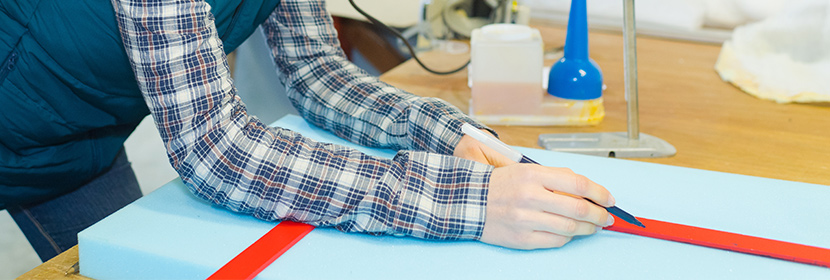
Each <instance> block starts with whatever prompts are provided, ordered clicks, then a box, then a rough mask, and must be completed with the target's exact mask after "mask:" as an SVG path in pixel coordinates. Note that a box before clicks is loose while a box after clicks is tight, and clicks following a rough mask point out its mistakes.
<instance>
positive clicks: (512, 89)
mask: <svg viewBox="0 0 830 280" xmlns="http://www.w3.org/2000/svg"><path fill="white" fill-rule="evenodd" d="M470 44H471V47H472V50H471V54H470V57H471V62H470V66H469V73H468V74H469V75H468V84H469V86H470V87H471V88H472V94H471V99H470V116H472V117H474V118H476V119H477V120H479V121H481V122H483V123H485V124H492V125H511V124H513V125H591V124H597V123H599V122H600V121H601V120H602V118H603V117H604V116H605V111H604V109H603V107H602V99H601V98H600V99H599V100H588V101H582V100H569V99H562V98H557V97H554V96H551V95H549V94H547V93H546V92H545V89H544V88H543V77H544V75H545V74H544V73H543V63H544V59H543V57H542V50H543V43H542V36H541V35H540V34H539V30H536V29H534V28H530V27H528V26H524V25H517V24H491V25H487V26H484V27H482V28H479V29H476V30H473V33H472V37H471V41H470Z"/></svg>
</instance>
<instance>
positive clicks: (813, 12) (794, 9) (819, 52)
mask: <svg viewBox="0 0 830 280" xmlns="http://www.w3.org/2000/svg"><path fill="white" fill-rule="evenodd" d="M715 69H716V70H717V71H718V73H719V74H720V76H721V78H722V79H723V80H724V81H728V82H731V83H733V84H734V85H736V86H738V87H739V88H741V89H742V90H744V91H746V92H747V93H749V94H752V95H754V96H757V97H759V98H762V99H769V100H774V101H776V102H779V103H789V102H830V79H829V78H828V77H830V0H808V1H800V2H797V3H794V4H793V5H792V6H791V7H790V9H787V10H785V11H783V12H781V13H780V14H778V15H776V16H773V17H770V18H767V19H765V20H763V21H760V22H757V23H752V24H748V25H745V26H741V27H738V28H736V29H735V31H734V32H733V34H732V40H729V41H727V42H725V43H724V45H723V48H722V50H721V53H720V57H719V58H718V61H717V63H716V64H715Z"/></svg>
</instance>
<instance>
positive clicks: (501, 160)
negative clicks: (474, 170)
mask: <svg viewBox="0 0 830 280" xmlns="http://www.w3.org/2000/svg"><path fill="white" fill-rule="evenodd" d="M485 132H486V133H490V132H489V131H485ZM453 155H454V156H457V157H460V158H464V159H469V160H474V161H477V162H480V163H484V164H489V165H492V166H495V167H502V166H506V165H508V164H514V163H516V162H515V161H512V160H510V159H509V158H507V157H506V156H504V155H502V154H501V153H499V152H496V151H495V150H493V149H491V148H490V147H487V146H486V145H484V144H482V143H481V142H479V141H478V140H476V139H474V138H473V137H471V136H469V135H464V137H461V141H459V142H458V145H456V146H455V150H454V151H453Z"/></svg>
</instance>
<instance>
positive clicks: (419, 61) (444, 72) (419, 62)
mask: <svg viewBox="0 0 830 280" xmlns="http://www.w3.org/2000/svg"><path fill="white" fill-rule="evenodd" d="M349 3H350V4H352V7H354V9H355V10H357V12H358V13H360V14H361V15H363V16H364V17H366V18H367V19H369V21H370V22H371V23H372V24H374V25H376V26H380V27H383V28H384V29H386V30H388V31H389V32H392V34H394V35H395V36H396V37H398V38H400V39H401V40H402V41H403V43H404V44H405V45H406V48H407V49H408V50H409V53H410V54H412V58H413V59H415V62H418V65H421V67H422V68H424V70H427V71H428V72H430V73H432V74H436V75H449V74H453V73H456V72H458V71H461V70H464V68H467V65H469V64H470V60H467V63H464V65H463V66H461V67H458V69H455V70H451V71H436V70H432V69H430V68H429V67H427V66H426V65H424V63H423V62H421V60H420V59H418V56H417V55H416V54H415V50H414V49H412V45H410V44H409V42H408V41H407V40H406V38H404V37H403V34H401V33H400V32H398V30H395V29H394V28H391V27H389V26H386V24H384V23H383V22H380V21H379V20H377V19H376V18H374V17H373V16H370V15H369V14H367V13H366V12H364V11H363V10H361V9H360V8H359V7H357V4H355V3H354V0H349Z"/></svg>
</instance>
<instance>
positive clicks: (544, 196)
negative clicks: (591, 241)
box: [534, 191, 614, 235]
mask: <svg viewBox="0 0 830 280" xmlns="http://www.w3.org/2000/svg"><path fill="white" fill-rule="evenodd" d="M543 192H545V193H540V194H539V195H537V196H536V197H537V200H536V201H534V204H535V205H534V206H535V207H537V208H538V209H542V211H544V212H547V213H553V214H556V215H558V216H560V217H561V218H563V219H564V218H568V219H573V220H576V221H578V222H582V223H585V224H586V225H585V226H590V227H597V226H599V227H606V226H610V225H612V224H613V223H614V218H613V217H611V215H610V214H608V211H606V210H605V209H604V208H602V207H600V206H597V205H595V204H593V203H591V202H589V201H587V200H585V199H582V198H576V197H572V196H566V195H561V194H557V193H553V192H548V191H543ZM550 232H553V233H557V234H563V235H569V234H566V232H556V231H550Z"/></svg>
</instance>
